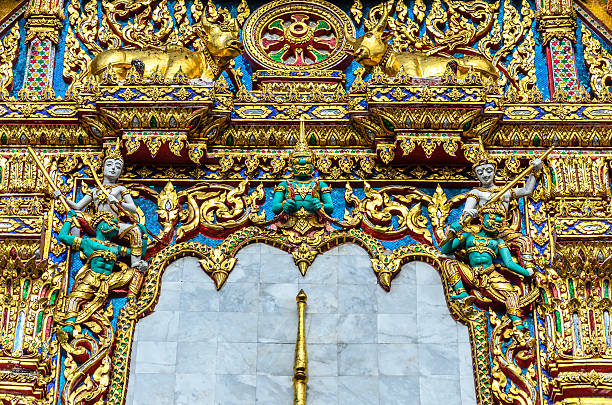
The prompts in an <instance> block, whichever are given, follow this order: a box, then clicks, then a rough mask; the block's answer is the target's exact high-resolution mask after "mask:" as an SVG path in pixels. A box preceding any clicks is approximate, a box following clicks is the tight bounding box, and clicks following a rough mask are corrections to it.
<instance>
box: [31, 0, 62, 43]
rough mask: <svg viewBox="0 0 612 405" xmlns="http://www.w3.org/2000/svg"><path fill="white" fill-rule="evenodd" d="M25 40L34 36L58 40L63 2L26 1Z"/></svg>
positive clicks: (56, 41)
mask: <svg viewBox="0 0 612 405" xmlns="http://www.w3.org/2000/svg"><path fill="white" fill-rule="evenodd" d="M25 15H26V18H27V21H26V30H27V35H26V42H30V41H31V40H32V39H33V38H34V37H37V38H38V39H41V40H43V39H50V40H51V41H53V42H54V43H56V44H57V43H58V42H59V33H60V30H61V27H62V21H63V20H64V5H63V2H54V1H46V0H34V1H31V2H29V3H28V8H27V10H26V14H25Z"/></svg>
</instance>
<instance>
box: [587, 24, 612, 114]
mask: <svg viewBox="0 0 612 405" xmlns="http://www.w3.org/2000/svg"><path fill="white" fill-rule="evenodd" d="M582 45H583V46H584V60H585V62H586V64H587V66H588V67H589V74H590V77H591V88H592V89H593V92H594V93H595V96H596V97H597V98H598V99H599V100H601V101H603V102H610V101H612V92H611V91H610V86H612V56H611V55H610V54H609V53H608V52H607V51H606V50H605V49H603V48H602V46H601V44H600V43H599V41H598V40H597V39H595V38H593V35H592V34H591V31H589V30H588V28H584V29H583V30H582Z"/></svg>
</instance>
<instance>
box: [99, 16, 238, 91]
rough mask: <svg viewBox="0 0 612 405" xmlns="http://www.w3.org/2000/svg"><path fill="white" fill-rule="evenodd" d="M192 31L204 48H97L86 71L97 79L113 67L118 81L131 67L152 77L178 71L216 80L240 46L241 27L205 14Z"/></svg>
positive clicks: (145, 75)
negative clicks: (99, 49)
mask: <svg viewBox="0 0 612 405" xmlns="http://www.w3.org/2000/svg"><path fill="white" fill-rule="evenodd" d="M193 28H194V31H195V33H196V35H198V37H200V38H201V39H202V40H203V41H204V44H205V45H206V47H205V49H203V50H202V51H191V50H189V49H186V48H182V47H174V48H170V49H168V50H165V51H164V50H159V49H128V48H126V49H109V50H106V51H103V52H100V53H99V54H98V55H96V57H95V58H94V59H93V60H92V61H91V64H90V65H89V73H90V75H92V76H94V77H95V78H96V80H97V81H102V77H103V76H104V73H105V72H106V70H107V69H109V68H110V69H113V70H114V71H115V73H116V74H117V77H118V79H119V80H120V81H122V80H124V79H125V77H126V74H127V72H128V71H129V70H130V69H131V68H132V67H134V69H136V71H138V72H139V73H140V74H141V75H143V77H151V76H152V75H153V74H154V73H155V72H156V71H157V72H158V74H160V75H161V76H163V77H164V78H165V79H167V80H169V79H172V78H174V76H175V75H176V74H177V73H179V71H181V72H182V73H183V74H184V75H185V76H186V77H187V79H203V80H215V79H217V78H218V77H219V75H220V74H221V72H222V71H223V70H224V69H225V67H226V66H227V65H228V64H229V62H230V60H232V59H233V58H235V57H236V56H238V55H240V54H241V53H242V50H243V46H242V43H241V42H240V28H239V26H238V22H237V21H236V20H235V19H231V20H230V21H229V23H220V22H212V21H209V20H208V19H207V17H206V16H205V15H204V16H202V20H201V22H200V23H198V24H197V25H195V26H194V27H193Z"/></svg>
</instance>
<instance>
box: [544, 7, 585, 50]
mask: <svg viewBox="0 0 612 405" xmlns="http://www.w3.org/2000/svg"><path fill="white" fill-rule="evenodd" d="M536 19H537V20H538V23H539V24H540V27H539V28H540V32H541V34H542V43H543V44H544V45H546V44H548V43H549V42H550V40H551V39H553V38H557V39H569V40H570V41H572V42H576V10H574V7H573V5H572V4H569V3H553V6H552V9H547V8H544V7H542V8H541V9H540V10H538V12H537V13H536Z"/></svg>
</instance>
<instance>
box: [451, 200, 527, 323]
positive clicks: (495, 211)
mask: <svg viewBox="0 0 612 405" xmlns="http://www.w3.org/2000/svg"><path fill="white" fill-rule="evenodd" d="M504 214H505V209H504V207H503V205H502V204H501V203H491V204H489V205H488V206H486V207H485V208H484V209H483V210H482V212H481V216H480V220H481V225H476V226H466V225H462V224H461V223H460V222H454V223H452V224H451V225H450V227H451V229H452V230H453V231H454V237H453V238H452V239H451V240H449V241H448V242H446V243H445V244H443V245H442V246H441V248H440V251H441V252H442V253H444V254H451V253H455V252H457V251H460V250H465V252H466V253H467V257H468V261H469V266H467V265H466V264H465V263H462V262H460V261H458V260H447V261H445V263H444V271H445V273H446V274H447V277H448V281H449V284H451V285H452V287H453V290H454V291H455V295H453V296H451V297H450V298H451V299H452V300H458V299H465V298H467V297H469V294H468V293H467V290H466V289H465V285H464V282H465V283H467V284H468V285H469V287H470V288H477V289H478V290H479V291H482V292H483V293H484V294H485V295H486V296H488V297H489V298H492V299H493V300H495V301H498V302H502V303H504V304H505V307H506V313H507V314H508V316H509V317H510V319H511V320H512V323H513V324H514V325H515V327H516V328H517V329H523V328H524V327H525V326H524V325H523V323H522V321H521V309H520V303H519V301H520V298H521V295H522V289H521V287H520V286H518V285H515V284H513V283H512V282H511V281H510V280H509V278H508V277H507V276H506V274H508V273H509V274H508V275H510V276H512V275H516V276H522V277H527V278H528V277H531V276H532V275H533V270H531V269H525V268H524V267H522V266H521V265H519V264H517V263H516V262H515V261H514V260H513V259H512V255H511V253H510V249H509V248H508V245H507V244H506V242H505V241H504V240H503V239H502V238H501V237H500V232H501V231H502V230H503V229H504V225H505V224H504ZM497 258H500V259H501V264H500V263H498V262H496V259H497Z"/></svg>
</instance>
